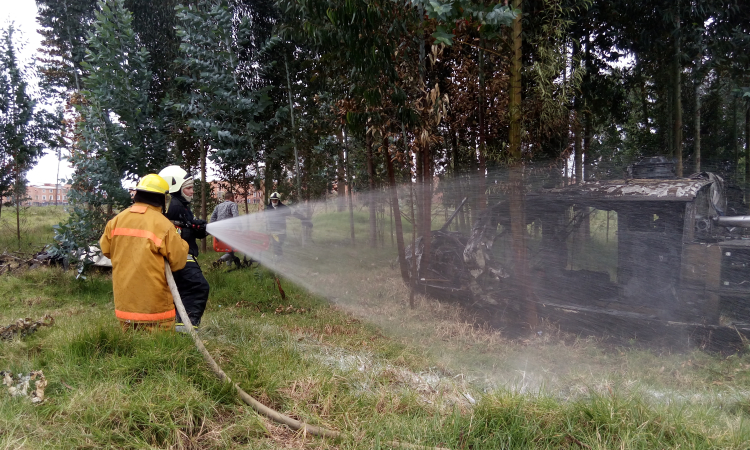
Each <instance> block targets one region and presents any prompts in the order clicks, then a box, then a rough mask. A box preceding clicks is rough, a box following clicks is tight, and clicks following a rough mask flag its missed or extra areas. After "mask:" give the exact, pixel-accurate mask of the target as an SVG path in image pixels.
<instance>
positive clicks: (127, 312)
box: [99, 203, 188, 321]
mask: <svg viewBox="0 0 750 450" xmlns="http://www.w3.org/2000/svg"><path fill="white" fill-rule="evenodd" d="M99 245H100V248H101V250H102V253H103V254H104V256H106V257H108V258H109V259H111V260H112V289H113V291H114V295H115V315H116V316H117V317H118V318H119V319H123V320H134V321H156V320H164V319H169V318H172V317H174V316H175V309H174V303H173V300H172V293H171V292H170V290H169V286H168V285H167V278H166V275H165V274H164V258H167V260H168V261H169V265H170V267H171V268H172V271H176V270H180V269H182V268H183V267H185V264H186V261H187V253H188V244H187V242H185V241H184V240H183V239H182V238H181V237H180V235H178V234H177V230H176V229H175V227H174V225H172V223H171V222H169V220H167V218H166V217H164V215H162V213H161V211H160V210H159V208H157V207H155V206H151V205H147V204H145V203H135V204H133V206H131V207H130V208H128V209H126V210H124V211H123V212H121V213H120V214H118V215H117V216H116V217H115V218H114V219H112V220H110V221H109V222H108V223H107V227H106V228H105V229H104V234H103V235H102V237H101V239H100V240H99Z"/></svg>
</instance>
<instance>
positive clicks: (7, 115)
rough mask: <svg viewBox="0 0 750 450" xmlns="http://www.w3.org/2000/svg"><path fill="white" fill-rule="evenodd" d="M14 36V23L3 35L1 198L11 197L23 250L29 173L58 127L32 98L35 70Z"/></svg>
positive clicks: (0, 65)
mask: <svg viewBox="0 0 750 450" xmlns="http://www.w3.org/2000/svg"><path fill="white" fill-rule="evenodd" d="M14 33H15V28H14V25H13V24H12V23H11V24H10V25H8V27H7V28H5V29H4V30H2V33H1V34H0V198H3V197H5V196H8V195H10V196H12V199H13V203H14V205H15V209H16V238H17V241H18V247H19V250H20V249H21V222H20V208H21V203H22V202H23V200H24V199H25V197H26V173H27V172H28V171H29V170H30V169H31V168H32V167H33V166H34V163H35V162H36V160H37V159H38V158H39V157H40V156H41V155H42V153H43V152H44V149H45V148H46V147H47V146H48V145H49V143H50V142H51V140H50V137H51V131H52V130H53V128H54V127H55V123H54V117H53V116H51V115H50V114H49V113H47V112H46V111H45V110H43V109H42V108H41V107H40V105H39V102H38V100H37V99H35V98H33V97H32V95H31V89H30V87H29V80H30V78H31V69H32V67H31V66H27V65H24V64H23V63H22V62H21V61H19V59H18V48H19V47H18V44H17V43H16V41H15V39H14ZM1 207H2V206H1V205H0V208H1Z"/></svg>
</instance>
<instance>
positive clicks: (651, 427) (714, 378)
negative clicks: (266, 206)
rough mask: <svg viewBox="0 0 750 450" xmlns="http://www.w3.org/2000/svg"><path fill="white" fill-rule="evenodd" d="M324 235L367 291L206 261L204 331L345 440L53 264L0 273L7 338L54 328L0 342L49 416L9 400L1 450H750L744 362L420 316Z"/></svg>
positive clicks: (393, 276) (422, 310) (97, 276)
mask: <svg viewBox="0 0 750 450" xmlns="http://www.w3.org/2000/svg"><path fill="white" fill-rule="evenodd" d="M365 213H366V211H365ZM358 217H359V219H358V222H357V223H358V224H359V225H358V226H361V227H362V230H363V233H362V234H363V236H364V235H365V233H364V230H366V224H367V222H366V219H367V216H366V214H362V213H359V216H358ZM321 219H326V218H325V217H323V218H321ZM340 219H341V218H334V219H331V220H333V222H332V226H337V225H336V224H341V223H342V222H343V224H344V225H346V226H347V227H348V215H347V217H346V219H347V220H346V221H343V220H340ZM363 219H364V220H365V221H364V223H363V222H362V220H363ZM326 220H328V219H326ZM319 223H321V222H316V232H317V231H321V230H322V229H323V227H318V224H319ZM342 226H343V225H342ZM318 237H319V238H320V242H316V243H315V244H313V246H312V247H311V250H312V251H311V254H318V255H324V252H330V254H336V253H342V252H343V254H346V255H347V258H349V259H344V261H345V262H348V266H350V267H348V269H349V272H348V276H349V277H351V279H350V282H351V283H352V284H353V285H355V286H357V288H358V289H356V291H354V292H350V293H349V294H344V293H340V295H341V298H340V300H339V303H338V304H337V305H333V304H331V303H329V302H328V301H326V300H324V299H322V298H319V297H316V296H314V295H312V294H310V293H309V292H307V291H305V290H303V289H301V288H299V287H297V286H295V285H293V284H292V283H290V282H289V281H287V280H286V279H284V278H282V279H281V283H282V286H283V288H284V290H285V291H286V295H287V298H286V299H285V300H282V299H281V297H280V295H279V291H278V289H277V287H276V284H275V278H274V276H273V274H271V273H269V272H267V271H265V270H264V269H252V270H247V269H245V270H238V271H232V272H228V271H227V270H226V268H224V267H221V268H217V269H214V268H211V265H210V262H211V261H213V260H215V259H216V258H217V257H218V255H217V254H216V253H213V252H209V253H208V254H205V255H201V257H200V261H201V264H202V267H203V268H204V272H205V274H206V277H207V279H208V280H209V283H210V284H211V297H210V300H209V305H208V309H207V312H206V315H205V316H204V321H203V326H202V331H201V333H202V336H203V338H204V340H205V342H206V346H207V348H208V350H209V351H210V352H211V354H212V355H213V357H214V358H215V359H216V360H217V362H218V363H219V364H220V365H221V366H222V368H223V369H224V370H225V372H226V373H227V374H229V375H230V376H231V377H232V378H233V379H234V380H235V381H236V382H238V383H239V384H240V385H241V386H242V387H243V389H244V390H246V391H247V392H248V393H250V394H251V395H253V396H255V397H256V398H258V399H259V400H261V401H262V402H264V403H265V404H267V405H269V406H271V407H273V408H275V409H277V410H279V411H280V412H283V413H285V414H288V415H291V416H293V417H295V418H298V419H302V420H305V421H308V422H310V423H313V424H317V425H322V426H325V427H330V428H333V429H336V430H338V431H341V432H343V433H344V438H343V440H342V441H340V442H332V441H330V440H328V441H326V440H322V439H315V438H310V437H307V438H305V437H304V436H301V435H298V434H295V433H292V432H290V431H289V430H287V429H285V428H284V427H281V426H278V425H276V424H273V423H271V422H270V421H268V420H266V419H264V418H261V417H259V416H257V415H256V414H255V413H254V412H253V411H252V410H251V409H250V408H249V407H247V406H245V405H244V404H242V402H241V401H239V399H238V398H237V397H236V396H235V394H234V392H233V391H232V389H230V388H229V387H228V386H226V385H224V384H222V383H220V382H218V381H217V380H216V379H215V378H214V377H213V375H212V374H211V372H210V370H209V369H208V367H207V366H206V364H205V363H204V362H203V361H202V359H201V357H200V355H199V353H198V352H197V351H196V350H195V349H194V348H193V345H192V341H191V340H190V339H189V338H187V337H186V336H183V335H177V334H172V333H158V334H153V335H150V334H140V333H123V332H121V331H120V330H119V328H118V326H117V324H116V320H115V318H114V312H113V306H112V293H111V278H110V276H109V274H107V273H96V272H95V273H92V274H91V275H90V276H89V278H88V280H87V281H85V282H84V281H80V280H75V277H74V273H73V272H72V271H71V272H64V271H62V270H61V269H59V268H42V269H37V270H32V271H26V272H20V273H19V272H16V273H13V274H11V275H3V276H0V292H2V293H4V295H1V296H0V325H6V324H9V323H11V322H12V321H13V320H15V319H16V318H18V317H31V318H34V319H38V318H40V317H41V316H43V315H44V314H46V313H49V314H52V315H53V316H54V317H55V319H56V322H55V325H54V326H52V327H46V328H41V329H40V330H39V331H37V332H36V333H35V334H32V335H30V336H27V337H25V338H23V339H21V338H16V339H14V340H12V341H2V342H0V369H1V370H10V371H12V372H13V373H20V372H24V373H27V372H29V371H31V370H40V369H41V370H43V371H44V374H45V376H46V378H47V380H48V381H49V385H48V387H47V390H46V396H47V399H46V400H45V402H44V403H42V404H41V405H32V404H31V403H30V402H29V401H28V400H26V399H23V398H11V397H9V396H7V395H6V394H5V391H4V390H2V391H0V448H25V449H36V448H52V449H68V448H92V449H93V448H97V449H98V448H118V449H119V448H122V449H130V448H134V449H135V448H139V449H140V448H186V449H187V448H201V449H225V448H247V449H273V448H321V449H325V448H337V449H372V448H389V447H387V446H386V445H385V442H387V441H390V440H398V441H402V442H407V443H417V444H422V445H431V446H438V445H439V446H442V447H448V448H452V449H460V448H463V449H498V448H508V449H510V448H514V449H528V448H542V449H559V448H571V449H572V448H590V449H612V448H627V449H652V448H683V449H684V448H690V449H718V448H722V449H723V448H726V449H746V448H748V445H747V442H750V428H749V427H748V418H750V402H749V401H748V398H749V397H748V392H750V356H748V355H746V354H738V355H729V356H721V355H716V354H708V353H704V352H700V351H694V352H690V353H670V352H668V351H666V350H643V349H630V348H621V347H612V346H607V345H603V344H602V343H600V342H599V341H598V340H596V339H592V338H585V337H580V336H574V335H568V334H565V333H562V332H559V331H556V330H555V329H554V328H553V327H548V328H545V329H544V333H543V334H542V335H541V336H535V337H533V338H528V339H518V340H511V339H508V338H507V337H505V336H504V335H503V334H502V332H498V331H497V330H491V329H486V328H482V327H478V326H475V325H472V324H471V323H470V322H468V321H467V320H468V319H469V317H468V316H467V314H466V313H465V312H464V311H461V310H460V309H459V308H456V307H454V306H451V305H446V304H443V303H439V302H436V301H434V300H430V299H427V298H423V297H417V307H416V308H415V309H411V308H409V306H408V304H407V301H406V299H407V292H406V290H405V288H404V287H403V285H402V284H401V283H400V282H399V281H398V274H397V269H392V268H391V267H389V266H388V265H384V266H377V267H374V266H372V265H371V264H370V263H369V261H370V260H369V259H368V258H370V257H380V256H382V257H385V256H386V255H387V252H382V255H381V251H370V250H364V249H363V248H359V247H358V248H356V249H349V248H348V247H346V246H344V245H343V243H342V242H336V239H335V234H332V235H331V236H329V237H328V239H325V235H323V233H321V236H317V235H316V238H318ZM332 243H337V244H338V245H336V246H334V245H331V244H332ZM352 256H359V259H351V257H352ZM391 259H392V258H391ZM321 260H328V259H327V258H321ZM352 260H353V261H355V262H354V263H352V262H351V261H352ZM330 264H333V263H330ZM320 282H321V283H325V282H327V279H324V278H321V280H320ZM341 288H342V289H345V287H344V286H341ZM345 296H346V297H345ZM470 399H471V400H470ZM473 399H475V401H474V400H473ZM380 444H383V445H382V446H381V447H379V445H380Z"/></svg>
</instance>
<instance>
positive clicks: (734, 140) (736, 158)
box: [732, 96, 747, 202]
mask: <svg viewBox="0 0 750 450" xmlns="http://www.w3.org/2000/svg"><path fill="white" fill-rule="evenodd" d="M738 103H739V102H738V101H737V96H734V98H732V150H734V164H735V165H736V168H735V170H734V175H735V177H737V179H739V177H740V171H739V168H740V146H739V145H738V140H737V137H738V136H737V134H738V133H737V109H738V108H739V107H738ZM745 201H746V202H747V200H745Z"/></svg>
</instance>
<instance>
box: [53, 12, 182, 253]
mask: <svg viewBox="0 0 750 450" xmlns="http://www.w3.org/2000/svg"><path fill="white" fill-rule="evenodd" d="M132 20H133V19H132V14H131V13H130V12H129V11H128V10H127V9H126V8H125V6H124V2H123V0H106V1H100V2H99V4H98V10H97V11H96V14H95V22H94V25H93V30H92V32H91V33H90V34H89V38H88V45H89V47H88V49H87V52H86V60H85V61H84V62H83V63H82V67H83V68H84V70H85V71H86V74H87V75H86V76H85V77H84V79H83V89H82V91H81V100H80V102H79V103H78V105H77V107H78V114H79V115H80V120H79V121H78V123H77V134H78V140H77V141H76V142H75V143H74V148H73V149H72V152H71V153H72V154H71V157H70V161H71V163H72V165H73V167H74V173H73V180H72V189H71V191H70V194H69V201H70V203H71V205H72V206H73V211H72V212H71V215H70V218H69V219H68V221H67V223H65V224H61V226H60V227H59V228H58V235H57V236H56V240H57V241H58V242H59V247H58V250H59V251H60V252H61V253H65V254H73V253H75V252H76V251H77V250H78V249H80V248H84V249H87V248H88V246H89V245H92V244H94V243H95V242H96V241H97V240H98V238H99V236H100V234H101V231H102V230H103V229H104V225H105V224H106V221H107V220H108V219H109V218H111V216H112V215H113V214H114V213H115V212H116V211H117V210H119V209H121V208H123V207H125V206H127V205H128V204H129V203H130V195H129V194H128V192H127V191H126V190H125V189H124V188H123V185H122V183H123V181H125V180H130V181H135V180H137V179H138V178H139V177H141V176H143V175H145V174H147V173H149V172H158V171H159V169H161V168H162V167H164V165H166V162H167V156H168V154H167V151H166V139H165V135H164V133H163V123H162V122H161V115H160V111H159V109H158V107H157V106H155V105H154V104H153V103H151V102H150V101H149V88H150V83H151V81H152V74H151V71H150V70H149V53H148V51H147V50H145V49H144V48H143V47H141V46H140V45H139V44H138V42H137V39H136V36H135V33H134V31H133V28H132Z"/></svg>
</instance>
